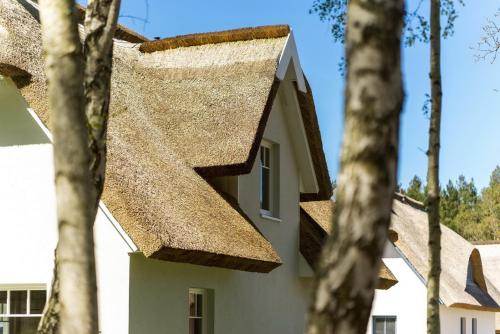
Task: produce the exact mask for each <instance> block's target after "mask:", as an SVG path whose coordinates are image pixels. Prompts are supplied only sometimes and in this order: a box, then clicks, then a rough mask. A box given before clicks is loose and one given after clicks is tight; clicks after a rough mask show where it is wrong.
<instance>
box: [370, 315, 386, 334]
mask: <svg viewBox="0 0 500 334" xmlns="http://www.w3.org/2000/svg"><path fill="white" fill-rule="evenodd" d="M373 322H374V325H373V334H385V333H384V327H385V322H384V319H383V318H375V319H373Z"/></svg>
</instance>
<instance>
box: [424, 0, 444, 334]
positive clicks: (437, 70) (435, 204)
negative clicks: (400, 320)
mask: <svg viewBox="0 0 500 334" xmlns="http://www.w3.org/2000/svg"><path fill="white" fill-rule="evenodd" d="M440 8H441V1H440V0H431V19H430V21H431V23H430V24H431V55H430V64H431V73H430V80H431V99H432V102H431V103H432V105H431V119H430V127H429V149H428V151H427V155H428V159H429V160H428V170H427V201H426V202H427V203H426V204H427V215H428V218H429V273H428V277H427V333H428V334H439V333H440V327H441V326H440V320H439V276H440V275H441V227H440V224H439V202H440V198H439V196H440V195H439V192H440V191H439V148H440V131H441V97H442V90H441V23H440Z"/></svg>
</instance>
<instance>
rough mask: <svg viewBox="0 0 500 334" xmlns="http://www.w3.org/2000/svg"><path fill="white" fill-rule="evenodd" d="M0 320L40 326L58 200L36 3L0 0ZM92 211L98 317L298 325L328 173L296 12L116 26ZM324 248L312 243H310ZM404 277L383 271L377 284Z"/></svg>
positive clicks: (168, 328) (110, 322)
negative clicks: (161, 36) (230, 21)
mask: <svg viewBox="0 0 500 334" xmlns="http://www.w3.org/2000/svg"><path fill="white" fill-rule="evenodd" d="M0 45H2V47H1V48H0V100H1V101H2V104H1V105H0V161H1V163H0V203H1V210H0V222H1V224H2V225H1V226H2V229H1V234H0V235H1V239H0V240H1V241H0V254H2V255H3V256H2V261H1V263H2V270H0V333H2V334H7V333H8V334H30V333H34V331H35V328H36V324H37V322H38V321H39V319H40V315H41V312H42V310H43V307H44V304H45V301H46V298H47V288H48V287H49V286H50V282H51V278H52V266H53V255H54V248H55V246H56V240H57V234H56V210H55V203H56V199H55V191H54V175H53V167H52V164H53V158H52V146H51V139H50V138H51V135H50V128H51V119H50V114H49V112H48V108H47V96H46V80H45V76H44V73H43V62H42V54H41V53H42V51H41V36H40V25H39V22H38V10H37V6H36V3H33V2H31V1H29V0H0ZM113 60H114V65H113V75H112V99H111V110H110V122H109V131H108V164H107V173H106V184H105V189H104V194H103V201H102V203H101V204H100V206H99V212H98V215H97V219H96V223H95V240H96V260H97V274H98V276H97V278H98V286H99V294H98V296H99V302H100V308H99V314H100V332H101V333H104V334H107V333H109V334H120V333H141V334H142V333H148V334H154V333H193V334H194V333H196V334H199V333H203V334H209V333H239V334H245V333H249V334H250V333H301V332H302V331H303V328H304V324H305V321H304V319H305V314H306V311H307V307H308V303H309V296H310V293H311V292H310V288H311V283H312V279H311V270H310V268H309V266H308V264H307V261H306V260H305V259H304V257H303V255H302V254H301V252H304V250H302V249H299V222H300V217H299V215H300V213H299V212H300V211H299V210H300V209H299V203H300V201H311V200H324V199H328V198H330V196H331V192H332V190H331V185H330V178H329V175H328V170H327V166H326V162H325V157H324V153H323V149H322V143H321V136H320V133H319V127H318V123H317V118H316V114H315V110H314V102H313V97H312V93H311V90H310V87H309V85H308V83H307V81H306V79H305V77H304V75H303V73H302V69H301V66H300V61H299V58H298V54H297V49H296V46H295V41H294V37H293V33H292V32H291V31H290V29H289V27H288V26H270V27H260V28H248V29H240V30H234V31H226V32H216V33H206V34H196V35H189V36H181V37H175V38H169V39H165V40H159V41H148V40H147V39H146V38H144V37H142V36H140V35H138V34H136V33H134V32H132V31H130V30H128V29H126V28H124V27H119V28H118V31H117V34H116V43H115V47H114V58H113ZM313 247H314V246H313ZM395 282H396V280H395V278H394V276H392V274H391V273H390V271H389V269H387V268H383V269H382V272H381V284H380V286H379V287H380V288H381V289H386V288H389V287H390V286H391V285H393V284H394V283H395Z"/></svg>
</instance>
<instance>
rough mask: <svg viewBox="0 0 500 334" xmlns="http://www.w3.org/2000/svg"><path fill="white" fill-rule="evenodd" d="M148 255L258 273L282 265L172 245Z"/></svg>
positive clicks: (173, 260) (180, 261) (167, 259)
mask: <svg viewBox="0 0 500 334" xmlns="http://www.w3.org/2000/svg"><path fill="white" fill-rule="evenodd" d="M146 257H147V258H150V259H157V260H163V261H170V262H179V263H189V264H195V265H202V266H207V267H219V268H225V269H233V270H242V271H249V272H258V273H269V272H270V271H272V270H273V269H275V268H276V267H278V266H280V265H281V263H280V262H270V261H263V260H257V259H249V258H243V257H239V256H231V255H225V254H215V253H210V252H206V251H201V250H187V249H178V248H171V247H162V248H161V249H159V250H157V251H155V252H154V253H152V254H150V255H149V256H146Z"/></svg>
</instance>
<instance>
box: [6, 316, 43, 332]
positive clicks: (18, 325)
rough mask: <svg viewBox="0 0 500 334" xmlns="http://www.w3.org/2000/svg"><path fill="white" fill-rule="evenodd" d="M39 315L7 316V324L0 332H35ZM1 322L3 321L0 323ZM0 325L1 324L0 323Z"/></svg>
mask: <svg viewBox="0 0 500 334" xmlns="http://www.w3.org/2000/svg"><path fill="white" fill-rule="evenodd" d="M40 319H41V318H40V317H26V318H25V317H23V318H15V317H14V318H9V322H8V326H5V325H4V326H5V328H4V333H2V332H1V331H0V333H1V334H36V329H37V327H38V323H39V322H40ZM0 324H3V323H0ZM0 326H1V325H0Z"/></svg>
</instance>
